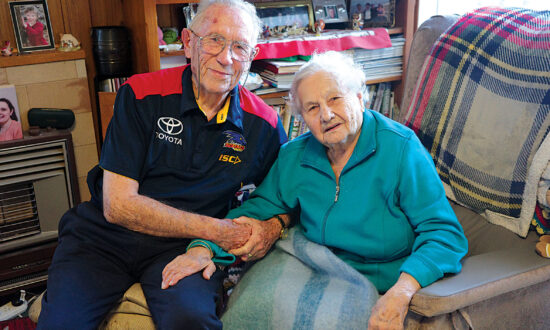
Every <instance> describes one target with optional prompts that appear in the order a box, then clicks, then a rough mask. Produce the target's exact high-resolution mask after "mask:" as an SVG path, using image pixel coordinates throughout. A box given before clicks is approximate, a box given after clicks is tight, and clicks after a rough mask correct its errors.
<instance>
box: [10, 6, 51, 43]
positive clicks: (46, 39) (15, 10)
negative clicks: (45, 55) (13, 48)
mask: <svg viewBox="0 0 550 330" xmlns="http://www.w3.org/2000/svg"><path fill="white" fill-rule="evenodd" d="M9 5H10V13H11V20H12V23H13V29H14V31H15V40H16V42H17V49H18V50H19V53H25V52H32V51H36V50H46V49H54V48H55V43H54V39H53V32H52V24H51V23H50V16H49V14H48V5H47V4H46V0H38V1H12V2H9Z"/></svg>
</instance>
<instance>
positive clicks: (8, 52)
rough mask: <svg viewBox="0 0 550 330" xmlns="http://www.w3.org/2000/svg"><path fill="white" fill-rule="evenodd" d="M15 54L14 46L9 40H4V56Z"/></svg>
mask: <svg viewBox="0 0 550 330" xmlns="http://www.w3.org/2000/svg"><path fill="white" fill-rule="evenodd" d="M12 54H13V48H12V47H11V43H10V41H9V40H6V41H4V45H3V46H2V56H11V55H12Z"/></svg>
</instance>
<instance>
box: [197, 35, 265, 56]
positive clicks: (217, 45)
mask: <svg viewBox="0 0 550 330" xmlns="http://www.w3.org/2000/svg"><path fill="white" fill-rule="evenodd" d="M188 30H189V31H191V32H192V33H193V34H194V35H195V36H196V37H197V38H199V42H200V47H201V49H202V50H203V51H204V52H206V53H207V54H209V55H213V56H216V55H218V54H219V53H221V52H222V51H223V50H224V49H225V46H226V45H227V43H228V42H230V44H229V49H230V50H231V58H232V59H234V60H236V61H239V62H248V61H251V60H252V59H254V56H256V49H255V48H254V47H252V46H250V45H249V44H247V43H245V42H240V41H235V40H227V39H226V38H225V37H224V36H222V35H220V34H217V33H212V34H209V35H206V36H204V37H199V35H198V34H196V33H195V31H193V30H191V29H188Z"/></svg>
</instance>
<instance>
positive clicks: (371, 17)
mask: <svg viewBox="0 0 550 330" xmlns="http://www.w3.org/2000/svg"><path fill="white" fill-rule="evenodd" d="M349 12H350V14H351V15H354V14H361V17H362V18H363V27H388V28H391V27H393V26H394V25H395V0H351V2H350V9H349Z"/></svg>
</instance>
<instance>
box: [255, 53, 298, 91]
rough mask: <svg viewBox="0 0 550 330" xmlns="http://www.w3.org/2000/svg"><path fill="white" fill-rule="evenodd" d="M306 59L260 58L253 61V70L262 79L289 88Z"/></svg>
mask: <svg viewBox="0 0 550 330" xmlns="http://www.w3.org/2000/svg"><path fill="white" fill-rule="evenodd" d="M305 63H306V62H305V61H301V60H298V61H294V62H288V61H278V60H260V61H254V62H253V63H252V69H251V70H252V71H253V72H256V73H258V74H259V75H260V77H262V79H263V80H264V81H265V82H267V83H268V84H270V85H271V86H273V87H276V88H279V89H289V88H290V85H291V84H292V80H293V79H294V73H296V72H297V71H298V70H299V69H300V68H301V67H302V65H304V64H305Z"/></svg>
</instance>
